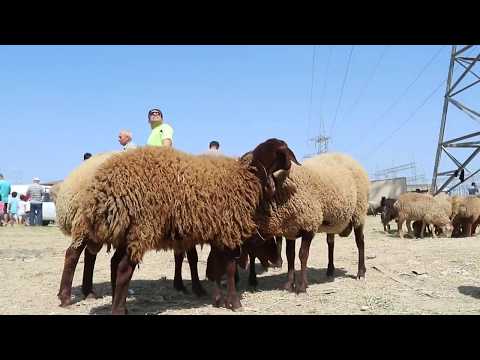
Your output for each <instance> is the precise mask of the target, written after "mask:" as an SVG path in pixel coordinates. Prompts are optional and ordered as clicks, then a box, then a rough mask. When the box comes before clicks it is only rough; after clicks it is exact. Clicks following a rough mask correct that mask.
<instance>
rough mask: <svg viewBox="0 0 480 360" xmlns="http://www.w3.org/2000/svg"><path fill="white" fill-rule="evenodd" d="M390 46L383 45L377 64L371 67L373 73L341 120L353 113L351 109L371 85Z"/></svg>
mask: <svg viewBox="0 0 480 360" xmlns="http://www.w3.org/2000/svg"><path fill="white" fill-rule="evenodd" d="M389 47H390V45H385V47H384V49H383V51H382V52H381V53H380V57H379V58H378V61H377V63H376V64H375V65H374V67H373V71H372V72H371V73H370V76H369V77H368V78H367V80H366V81H365V83H364V85H363V87H362V89H361V90H360V92H359V93H358V96H357V98H356V99H355V101H354V102H353V103H352V106H350V108H348V110H347V111H346V112H345V116H344V117H343V120H345V119H346V118H347V116H348V115H350V114H351V113H352V111H353V109H354V108H355V107H356V106H357V105H358V103H359V102H360V99H361V98H362V96H363V95H364V94H365V91H366V90H367V88H368V86H369V85H370V84H371V82H372V80H373V78H374V76H375V75H376V73H377V70H378V69H379V67H380V64H381V62H382V60H383V58H384V57H385V54H386V53H387V50H388V49H389Z"/></svg>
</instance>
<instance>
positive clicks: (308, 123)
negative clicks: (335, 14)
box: [307, 45, 316, 145]
mask: <svg viewBox="0 0 480 360" xmlns="http://www.w3.org/2000/svg"><path fill="white" fill-rule="evenodd" d="M315 50H316V45H313V54H312V79H311V84H310V104H309V107H308V120H307V121H308V122H307V145H308V133H309V130H310V121H311V118H312V104H313V85H314V79H315Z"/></svg>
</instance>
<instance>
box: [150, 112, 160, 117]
mask: <svg viewBox="0 0 480 360" xmlns="http://www.w3.org/2000/svg"><path fill="white" fill-rule="evenodd" d="M151 115H160V113H159V112H158V111H154V112H151V113H150V116H151Z"/></svg>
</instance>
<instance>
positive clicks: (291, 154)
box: [287, 147, 302, 166]
mask: <svg viewBox="0 0 480 360" xmlns="http://www.w3.org/2000/svg"><path fill="white" fill-rule="evenodd" d="M287 153H288V156H287V159H288V160H290V161H293V162H294V163H295V164H297V165H299V166H302V165H301V164H300V163H299V162H298V161H297V158H296V157H295V154H294V153H293V151H292V150H290V148H288V147H287Z"/></svg>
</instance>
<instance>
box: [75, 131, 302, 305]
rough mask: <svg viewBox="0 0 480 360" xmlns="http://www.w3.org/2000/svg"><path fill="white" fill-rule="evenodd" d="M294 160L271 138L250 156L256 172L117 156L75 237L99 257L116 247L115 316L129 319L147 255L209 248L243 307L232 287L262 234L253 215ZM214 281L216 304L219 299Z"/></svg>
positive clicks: (101, 173) (142, 151) (212, 162)
mask: <svg viewBox="0 0 480 360" xmlns="http://www.w3.org/2000/svg"><path fill="white" fill-rule="evenodd" d="M292 161H293V162H296V159H295V156H294V154H293V152H292V151H291V150H290V149H289V148H288V146H287V144H286V143H285V142H283V141H281V140H277V139H270V140H267V141H266V142H264V143H262V144H260V145H259V146H257V148H256V149H254V151H253V152H252V161H251V166H247V165H246V164H244V163H242V162H241V161H236V160H233V159H228V158H222V157H218V158H217V157H215V158H213V157H208V158H207V157H201V156H193V155H188V154H185V153H183V152H180V151H177V150H173V149H169V148H156V147H146V148H138V149H135V150H131V151H128V152H125V153H122V154H117V155H114V156H112V157H111V158H110V159H108V160H107V161H105V162H104V163H103V164H102V165H101V166H100V167H99V169H98V170H97V172H96V174H95V177H94V180H93V182H92V183H91V184H90V185H89V186H88V188H87V189H86V191H84V192H82V196H84V200H83V201H82V203H81V206H80V208H79V211H78V216H76V217H75V219H74V221H73V222H72V237H74V238H76V239H81V241H82V244H83V243H84V244H85V246H87V248H88V249H89V250H90V251H91V252H92V253H96V252H98V251H99V250H100V248H101V247H102V246H103V245H104V244H107V245H110V246H113V247H114V248H115V249H116V251H115V254H114V256H113V258H112V267H111V272H112V273H111V275H112V287H113V301H112V302H113V304H112V313H114V314H118V313H122V314H124V313H126V306H125V302H126V296H127V290H128V284H129V282H130V279H131V277H132V274H133V270H134V268H135V266H136V265H137V264H138V263H139V262H140V261H141V260H142V258H143V255H144V254H145V252H146V251H149V250H167V249H174V250H179V251H184V250H185V249H189V248H192V247H193V246H195V245H196V244H206V243H209V244H210V245H211V246H212V247H213V248H215V249H216V250H218V251H220V252H222V254H224V255H225V256H226V257H227V259H228V261H227V264H226V268H227V287H228V293H227V298H226V300H225V304H226V306H227V307H229V308H232V309H235V308H238V307H239V306H241V304H240V301H239V298H238V295H237V293H236V291H235V286H234V274H235V257H236V256H238V249H239V247H240V246H241V245H242V243H243V242H244V241H245V240H246V239H249V238H251V236H252V235H253V234H254V232H255V231H256V229H257V224H256V223H255V215H256V213H257V212H258V211H259V206H260V204H261V202H262V201H263V200H269V199H271V198H272V197H273V196H274V194H275V183H274V181H273V178H272V174H273V172H275V171H277V170H282V169H283V170H289V169H290V164H291V162H292ZM219 283H220V279H217V282H216V287H215V292H214V301H215V304H217V305H218V304H219V303H220V302H221V300H222V294H221V291H220V288H219Z"/></svg>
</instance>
